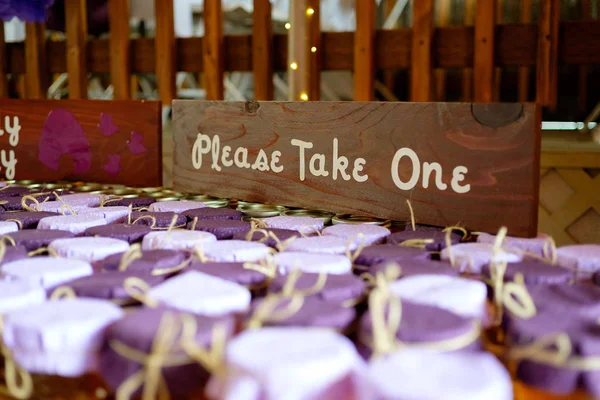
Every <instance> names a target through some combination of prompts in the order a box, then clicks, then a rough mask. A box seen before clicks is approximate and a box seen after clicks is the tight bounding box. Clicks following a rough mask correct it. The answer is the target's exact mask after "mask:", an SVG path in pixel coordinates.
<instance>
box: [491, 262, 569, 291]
mask: <svg viewBox="0 0 600 400" xmlns="http://www.w3.org/2000/svg"><path fill="white" fill-rule="evenodd" d="M481 272H482V274H483V275H484V276H486V277H487V278H489V277H490V266H489V265H484V266H483V268H482V271H481ZM517 273H520V274H522V275H523V279H524V280H525V283H526V284H528V285H536V284H545V285H555V284H563V283H565V284H566V283H569V282H570V281H571V279H572V278H573V272H572V271H570V270H568V269H565V268H561V267H559V266H557V265H550V264H545V263H542V262H540V261H522V262H519V263H509V264H507V265H506V271H505V273H504V281H505V282H508V281H513V280H514V279H515V275H516V274H517Z"/></svg>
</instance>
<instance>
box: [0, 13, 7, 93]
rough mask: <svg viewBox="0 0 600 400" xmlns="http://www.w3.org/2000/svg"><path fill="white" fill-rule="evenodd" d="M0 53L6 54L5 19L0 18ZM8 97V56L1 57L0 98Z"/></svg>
mask: <svg viewBox="0 0 600 400" xmlns="http://www.w3.org/2000/svg"><path fill="white" fill-rule="evenodd" d="M0 54H2V55H5V54H6V42H5V39H4V21H2V20H0ZM2 97H8V79H6V57H4V56H3V57H0V98H2Z"/></svg>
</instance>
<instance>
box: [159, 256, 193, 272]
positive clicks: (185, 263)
mask: <svg viewBox="0 0 600 400" xmlns="http://www.w3.org/2000/svg"><path fill="white" fill-rule="evenodd" d="M190 262H192V260H191V259H189V258H188V259H185V260H183V261H182V262H181V263H179V264H177V265H175V266H174V267H169V268H155V269H153V270H152V275H154V276H159V275H168V274H172V273H175V272H179V271H181V270H182V269H184V268H185V267H187V266H188V264H189V263H190Z"/></svg>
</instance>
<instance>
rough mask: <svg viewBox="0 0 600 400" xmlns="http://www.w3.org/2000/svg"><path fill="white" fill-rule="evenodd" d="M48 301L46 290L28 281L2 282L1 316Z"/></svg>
mask: <svg viewBox="0 0 600 400" xmlns="http://www.w3.org/2000/svg"><path fill="white" fill-rule="evenodd" d="M44 301H46V290H45V289H44V288H43V287H42V286H41V285H39V284H36V283H31V282H28V281H27V280H0V315H1V314H5V313H7V312H9V311H13V310H18V309H19V308H23V307H28V306H32V305H34V304H40V303H43V302H44Z"/></svg>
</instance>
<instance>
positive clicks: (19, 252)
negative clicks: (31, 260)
mask: <svg viewBox="0 0 600 400" xmlns="http://www.w3.org/2000/svg"><path fill="white" fill-rule="evenodd" d="M24 258H27V250H26V249H25V247H23V246H20V245H17V246H14V247H13V246H10V245H8V246H6V253H4V258H2V260H0V265H4V264H8V263H9V262H12V261H17V260H22V259H24Z"/></svg>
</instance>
